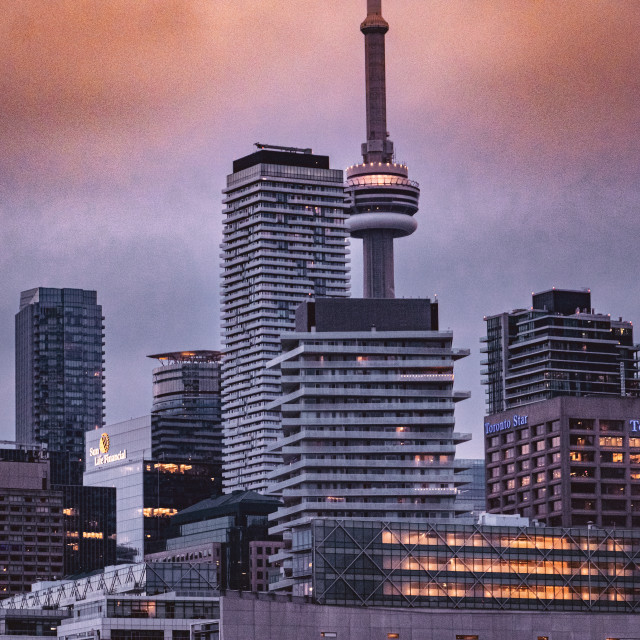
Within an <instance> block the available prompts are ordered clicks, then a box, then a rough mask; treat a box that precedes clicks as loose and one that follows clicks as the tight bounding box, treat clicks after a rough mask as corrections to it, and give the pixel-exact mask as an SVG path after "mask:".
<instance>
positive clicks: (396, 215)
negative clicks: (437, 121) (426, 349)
mask: <svg viewBox="0 0 640 640" xmlns="http://www.w3.org/2000/svg"><path fill="white" fill-rule="evenodd" d="M388 30H389V25H388V23H387V22H386V20H385V19H384V18H383V17H382V0H367V17H366V19H365V20H364V22H363V23H362V24H361V25H360V31H362V33H363V34H364V39H365V80H366V105H367V141H366V142H365V143H364V144H363V145H362V158H363V164H357V165H354V166H352V167H349V168H348V169H347V184H346V189H347V192H348V194H349V196H350V202H349V209H350V210H349V213H350V216H349V219H348V220H347V229H348V230H349V232H350V233H351V235H352V236H353V237H355V238H361V239H362V243H363V247H362V249H363V251H362V254H363V261H364V265H363V266H364V269H363V275H364V286H363V295H364V297H365V298H394V297H395V285H394V264H393V241H394V240H395V239H396V238H402V237H404V236H408V235H411V234H412V233H413V232H414V231H415V230H416V228H417V226H418V224H417V222H416V221H415V220H414V218H413V216H414V215H415V214H416V213H417V211H418V200H419V197H420V188H419V186H418V183H417V182H414V181H413V180H409V171H408V169H407V166H406V165H404V164H399V163H396V162H394V152H393V142H392V141H391V140H390V139H389V133H388V132H387V104H386V80H385V34H386V33H387V31H388Z"/></svg>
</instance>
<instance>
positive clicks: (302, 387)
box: [271, 299, 473, 533]
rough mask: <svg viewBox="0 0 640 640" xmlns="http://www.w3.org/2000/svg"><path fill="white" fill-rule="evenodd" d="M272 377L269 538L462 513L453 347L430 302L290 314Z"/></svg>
mask: <svg viewBox="0 0 640 640" xmlns="http://www.w3.org/2000/svg"><path fill="white" fill-rule="evenodd" d="M297 315H298V318H297V319H298V323H297V327H296V331H295V332H294V333H290V334H287V335H285V336H284V337H283V338H282V342H283V351H284V353H283V354H282V355H281V356H279V357H278V358H276V359H274V361H273V362H272V363H271V366H273V367H276V368H278V369H280V370H281V372H282V391H283V393H282V396H281V397H280V398H278V399H276V400H275V401H274V403H273V405H272V407H271V408H278V409H279V410H280V411H281V412H282V437H281V438H280V439H279V440H278V442H277V445H276V447H275V451H276V452H277V453H279V454H281V455H282V457H283V462H284V464H282V465H280V466H279V467H278V468H277V469H276V470H275V471H274V472H273V474H272V475H273V486H272V490H273V491H274V492H275V493H278V494H279V495H281V496H282V499H283V503H284V504H283V506H282V508H281V509H279V510H278V511H277V512H276V513H275V514H274V515H273V516H272V518H271V519H272V520H277V525H276V526H274V528H272V529H271V531H272V533H284V532H286V531H288V530H291V529H292V528H293V527H295V526H297V525H300V524H304V523H305V522H307V521H308V520H309V519H311V518H322V517H327V518H349V519H352V518H358V519H365V520H372V521H381V520H389V519H401V520H406V519H409V520H426V519H429V520H436V521H438V520H440V521H441V520H448V519H450V518H455V517H457V516H460V515H463V514H465V513H467V512H469V511H471V509H472V508H473V507H472V504H471V502H470V501H466V502H465V501H463V500H459V499H457V498H458V493H459V488H460V486H461V485H464V484H466V483H467V482H468V481H469V478H468V477H465V476H464V475H463V474H462V473H460V472H462V471H464V470H465V469H466V466H465V465H460V464H457V463H456V462H455V460H454V459H455V451H456V445H457V444H459V443H461V442H465V441H467V440H469V439H470V438H471V436H470V435H469V434H461V433H456V432H454V423H455V419H454V406H455V403H456V402H457V401H459V400H463V399H465V398H468V397H469V393H468V392H460V391H454V390H453V366H454V362H455V361H456V360H458V359H460V358H463V357H465V356H467V355H469V351H468V350H466V349H454V348H453V347H452V340H453V334H452V332H451V331H440V330H439V327H438V303H437V302H435V303H434V302H430V301H429V300H392V299H385V300H367V299H362V300H318V301H317V302H315V303H305V304H303V305H301V307H300V309H299V311H298V314H297Z"/></svg>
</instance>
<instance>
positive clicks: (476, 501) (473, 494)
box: [458, 458, 487, 520]
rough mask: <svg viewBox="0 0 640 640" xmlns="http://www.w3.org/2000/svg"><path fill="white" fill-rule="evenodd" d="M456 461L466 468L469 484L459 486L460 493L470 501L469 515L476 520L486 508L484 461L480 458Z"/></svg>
mask: <svg viewBox="0 0 640 640" xmlns="http://www.w3.org/2000/svg"><path fill="white" fill-rule="evenodd" d="M458 462H459V463H460V464H461V465H462V466H464V467H465V468H466V469H467V471H466V472H465V475H467V476H468V477H469V484H466V485H464V486H463V487H461V488H460V495H461V497H462V498H463V499H464V500H465V502H470V503H471V515H472V516H473V517H474V518H475V519H476V520H477V519H478V518H479V517H480V514H481V513H482V512H483V511H486V509H487V482H486V477H485V464H486V463H485V461H484V459H481V458H478V459H476V458H466V459H464V458H460V459H459V460H458Z"/></svg>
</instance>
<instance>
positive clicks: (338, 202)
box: [221, 145, 349, 492]
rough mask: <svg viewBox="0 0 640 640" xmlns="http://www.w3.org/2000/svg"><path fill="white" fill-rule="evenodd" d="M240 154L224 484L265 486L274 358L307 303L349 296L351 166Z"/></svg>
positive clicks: (232, 234)
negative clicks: (347, 177)
mask: <svg viewBox="0 0 640 640" xmlns="http://www.w3.org/2000/svg"><path fill="white" fill-rule="evenodd" d="M257 146H258V149H259V150H258V151H256V152H255V153H252V154H250V155H248V156H245V157H243V158H240V159H238V160H235V161H234V163H233V173H232V174H231V175H229V176H228V177H227V187H226V189H225V191H224V194H225V199H224V204H225V210H224V229H223V233H224V237H223V242H222V246H221V249H222V253H221V258H222V262H221V272H222V331H223V342H224V361H223V364H222V400H223V421H224V451H225V453H224V471H223V476H224V489H225V491H226V492H230V491H233V490H235V489H243V490H256V491H260V492H263V491H265V490H266V488H267V474H268V472H269V471H271V470H272V469H273V468H274V467H275V466H276V464H277V463H278V457H277V456H276V455H275V454H274V453H269V452H268V451H267V448H268V447H269V445H271V444H273V443H274V442H275V439H276V437H277V435H278V433H279V429H280V422H279V416H278V414H277V413H276V412H274V411H270V410H268V409H267V408H266V407H267V404H268V403H269V402H270V401H271V400H273V398H274V397H275V396H277V394H278V393H279V386H278V378H277V374H276V372H273V371H266V370H265V365H266V363H267V362H268V361H269V360H271V359H272V358H274V357H275V356H277V355H278V354H279V353H280V335H281V334H282V333H283V332H286V331H291V330H292V329H293V328H294V314H295V309H296V307H297V306H298V304H299V303H300V302H301V301H302V300H314V299H315V298H317V297H324V296H328V297H347V296H348V295H349V273H348V267H347V249H348V247H347V245H348V240H347V231H346V227H345V219H346V217H347V215H346V207H347V204H346V198H345V191H344V185H343V172H342V171H341V170H337V169H331V168H330V166H329V158H328V157H327V156H320V155H315V154H313V153H312V152H311V149H294V148H286V147H274V146H268V145H257Z"/></svg>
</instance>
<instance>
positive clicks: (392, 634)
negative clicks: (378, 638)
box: [387, 633, 400, 638]
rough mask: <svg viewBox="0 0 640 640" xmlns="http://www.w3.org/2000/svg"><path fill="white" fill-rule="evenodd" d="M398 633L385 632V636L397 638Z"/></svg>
mask: <svg viewBox="0 0 640 640" xmlns="http://www.w3.org/2000/svg"><path fill="white" fill-rule="evenodd" d="M399 637H400V634H399V633H387V638H399Z"/></svg>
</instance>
